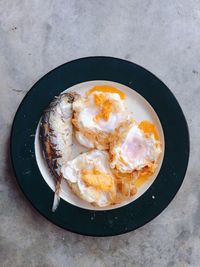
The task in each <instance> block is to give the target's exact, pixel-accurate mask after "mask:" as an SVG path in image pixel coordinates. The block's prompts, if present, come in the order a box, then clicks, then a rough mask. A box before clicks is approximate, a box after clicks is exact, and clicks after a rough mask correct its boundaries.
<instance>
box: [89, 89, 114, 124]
mask: <svg viewBox="0 0 200 267" xmlns="http://www.w3.org/2000/svg"><path fill="white" fill-rule="evenodd" d="M94 102H95V104H96V105H97V106H98V107H100V111H99V113H98V114H97V115H96V117H95V119H96V121H99V120H100V119H104V120H108V119H109V117H110V113H111V112H112V111H113V110H114V106H113V103H112V101H111V100H109V99H106V96H105V95H104V94H94Z"/></svg>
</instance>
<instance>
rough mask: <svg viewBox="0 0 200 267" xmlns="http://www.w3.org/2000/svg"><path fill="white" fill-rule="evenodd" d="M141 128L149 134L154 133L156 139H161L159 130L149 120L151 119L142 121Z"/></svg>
mask: <svg viewBox="0 0 200 267" xmlns="http://www.w3.org/2000/svg"><path fill="white" fill-rule="evenodd" d="M139 128H140V129H141V130H143V132H144V133H147V134H153V135H154V137H155V139H156V140H159V134H158V131H157V129H156V126H155V125H154V124H153V123H151V122H149V121H142V122H140V124H139Z"/></svg>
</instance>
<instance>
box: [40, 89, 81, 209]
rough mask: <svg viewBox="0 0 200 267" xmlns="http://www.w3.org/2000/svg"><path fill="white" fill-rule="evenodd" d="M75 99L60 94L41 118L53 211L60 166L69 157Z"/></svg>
mask: <svg viewBox="0 0 200 267" xmlns="http://www.w3.org/2000/svg"><path fill="white" fill-rule="evenodd" d="M77 97H78V95H77V94H76V93H63V94H61V95H60V96H59V97H56V98H55V99H54V100H53V101H52V102H51V103H50V105H49V107H48V108H47V109H46V110H45V111H44V113H43V115H42V118H41V124H40V140H41V143H42V147H43V151H44V156H45V159H46V161H47V164H48V166H49V168H50V170H51V172H52V173H53V175H54V177H55V179H56V189H55V197H54V202H53V207H52V210H53V211H55V209H56V208H57V206H58V204H59V192H60V183H61V179H62V173H61V166H63V164H65V163H66V162H67V161H68V160H69V159H70V155H71V145H72V123H71V117H72V103H73V101H74V100H75V99H76V98H77Z"/></svg>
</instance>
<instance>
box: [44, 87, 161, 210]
mask: <svg viewBox="0 0 200 267" xmlns="http://www.w3.org/2000/svg"><path fill="white" fill-rule="evenodd" d="M125 98H126V95H125V94H124V93H123V92H122V91H120V90H118V89H117V88H115V87H113V86H108V85H101V86H100V85H99V86H94V87H93V88H91V89H90V90H88V91H87V92H86V93H85V94H84V95H81V96H80V95H78V94H77V93H75V92H70V93H63V94H61V95H60V96H59V97H57V98H56V99H55V100H53V102H52V103H51V104H50V106H49V107H48V109H47V110H46V111H45V112H44V114H43V116H42V119H41V126H40V139H41V142H42V146H43V150H44V154H45V158H46V160H47V163H48V166H49V168H50V170H51V171H52V173H53V175H54V177H55V178H56V190H55V197H54V204H53V208H52V210H55V209H56V207H57V206H58V201H59V191H60V186H61V179H62V178H64V180H66V181H67V183H68V185H69V187H70V188H71V190H72V191H73V192H74V193H75V194H76V195H77V196H78V197H79V198H81V199H83V200H85V201H87V202H89V203H91V204H93V205H95V206H98V207H106V206H109V205H114V204H117V203H121V202H122V201H124V200H126V199H128V198H130V197H132V196H134V195H135V194H136V192H137V188H138V187H139V186H140V185H141V184H143V183H144V182H145V181H146V180H147V179H148V178H149V177H150V176H152V174H153V173H154V172H155V170H156V168H157V166H158V162H159V158H160V154H161V142H160V140H159V134H158V132H157V129H156V127H155V125H154V124H153V123H151V122H149V121H142V122H140V123H137V122H136V121H135V120H134V119H133V118H132V115H131V113H130V112H129V111H128V110H127V108H126V106H125V101H124V100H125ZM73 133H74V136H75V138H76V140H77V141H78V143H79V144H80V145H82V146H84V147H86V148H88V150H89V151H87V152H85V153H82V154H79V155H78V156H77V157H75V158H71V157H70V155H71V146H72V143H73V138H72V135H73Z"/></svg>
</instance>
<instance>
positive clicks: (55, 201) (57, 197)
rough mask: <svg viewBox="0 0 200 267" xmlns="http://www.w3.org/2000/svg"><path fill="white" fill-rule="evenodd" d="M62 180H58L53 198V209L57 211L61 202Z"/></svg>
mask: <svg viewBox="0 0 200 267" xmlns="http://www.w3.org/2000/svg"><path fill="white" fill-rule="evenodd" d="M59 194H60V182H59V181H58V182H57V183H56V189H55V194H54V199H53V205H52V211H53V212H55V211H56V209H57V207H58V205H59V203H60V195H59Z"/></svg>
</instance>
